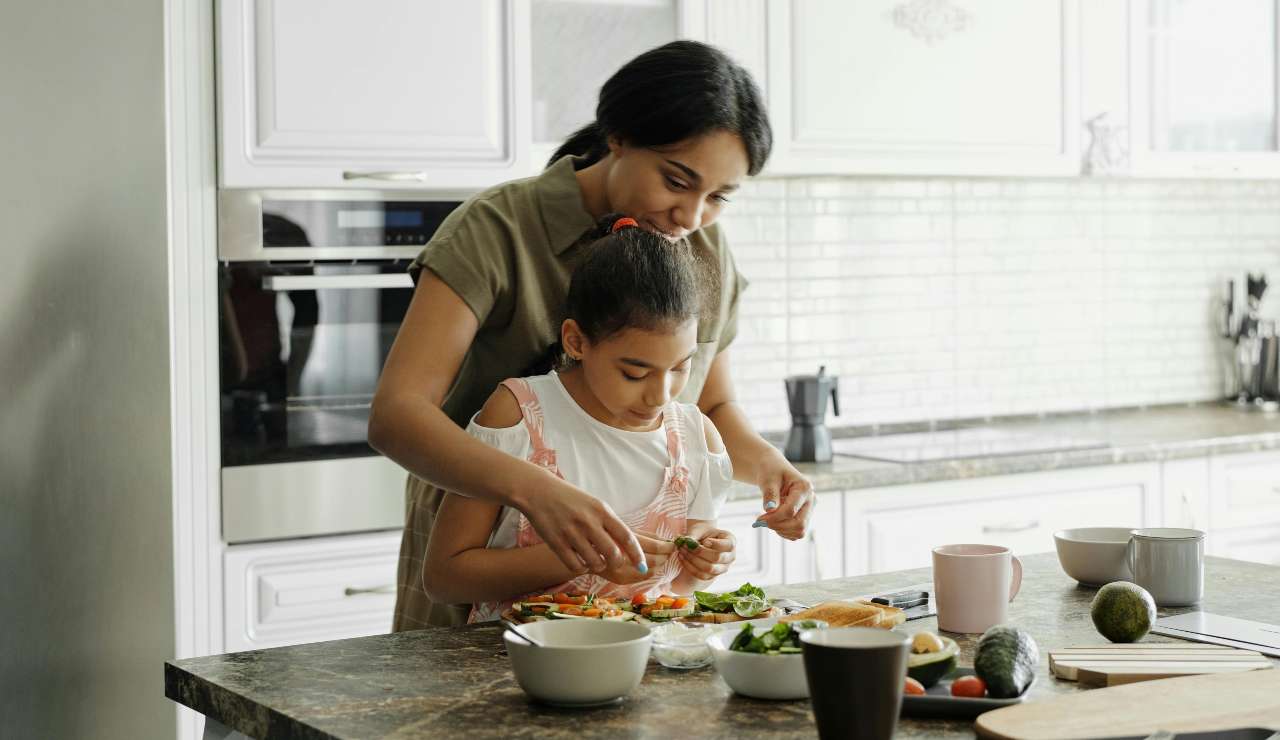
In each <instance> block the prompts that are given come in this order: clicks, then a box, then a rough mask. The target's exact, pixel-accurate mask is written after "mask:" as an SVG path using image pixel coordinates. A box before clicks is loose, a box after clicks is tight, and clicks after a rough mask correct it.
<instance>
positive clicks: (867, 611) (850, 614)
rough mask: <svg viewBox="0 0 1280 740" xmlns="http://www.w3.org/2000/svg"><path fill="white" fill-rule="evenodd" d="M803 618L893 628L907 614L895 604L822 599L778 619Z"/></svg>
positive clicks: (793, 619)
mask: <svg viewBox="0 0 1280 740" xmlns="http://www.w3.org/2000/svg"><path fill="white" fill-rule="evenodd" d="M804 619H820V620H822V621H824V622H826V623H827V624H828V625H830V626H832V627H880V628H881V629H893V628H894V627H895V626H897V625H899V624H902V623H904V622H906V621H907V614H906V612H904V611H902V610H901V609H899V608H897V607H896V606H886V605H884V604H873V603H871V602H869V601H824V602H822V603H821V604H818V605H817V606H812V607H809V608H808V609H805V610H804V611H799V612H796V613H795V614H791V615H788V616H785V617H783V618H782V619H781V620H780V621H783V622H797V621H800V620H804Z"/></svg>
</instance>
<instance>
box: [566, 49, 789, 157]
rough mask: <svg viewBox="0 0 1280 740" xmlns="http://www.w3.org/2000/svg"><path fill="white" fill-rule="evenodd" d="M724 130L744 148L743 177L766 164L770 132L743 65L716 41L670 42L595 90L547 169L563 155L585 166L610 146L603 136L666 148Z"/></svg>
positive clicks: (759, 98)
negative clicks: (589, 109)
mask: <svg viewBox="0 0 1280 740" xmlns="http://www.w3.org/2000/svg"><path fill="white" fill-rule="evenodd" d="M717 130H725V131H729V132H731V133H734V134H737V135H738V136H739V137H741V138H742V141H743V143H744V144H746V147H747V174H749V175H755V174H757V173H759V172H760V170H761V169H763V168H764V163H765V161H766V160H768V159H769V150H770V149H772V148H773V130H772V129H770V128H769V116H768V114H767V113H766V112H765V107H764V102H763V100H762V99H761V95H760V89H759V88H758V87H756V83H755V81H754V80H752V79H751V75H750V74H749V73H748V72H747V70H745V69H743V68H742V67H740V66H739V65H738V64H737V63H735V62H734V61H733V60H732V59H730V58H729V56H728V55H727V54H725V53H724V52H723V51H720V50H719V49H717V48H715V47H714V46H708V45H707V44H703V43H699V42H697V41H672V42H671V43H669V44H663V45H662V46H659V47H658V48H656V49H650V50H649V51H646V52H645V53H643V54H641V55H640V56H638V57H636V58H635V59H632V60H631V61H629V62H627V63H626V64H625V65H623V66H622V69H619V70H618V71H617V72H615V73H614V74H613V76H612V77H610V78H609V79H608V81H606V82H605V83H604V86H603V87H601V88H600V102H599V103H598V104H597V105H596V120H595V121H594V122H592V123H590V124H588V125H586V126H584V127H583V128H581V129H579V130H578V131H576V132H574V134H573V135H572V136H570V137H569V138H568V139H567V140H566V141H565V142H564V144H561V145H560V148H559V149H557V150H556V153H555V154H553V155H552V156H551V160H550V161H549V162H547V166H548V167H549V166H551V164H552V163H553V162H555V161H556V160H557V159H560V158H561V157H565V156H569V155H572V156H579V157H585V158H586V160H587V163H588V164H593V163H595V162H597V161H599V160H600V159H601V158H602V157H604V155H605V154H607V153H608V151H609V145H608V141H609V137H610V136H616V137H618V138H619V139H621V140H622V141H624V142H626V143H627V144H628V145H630V146H639V147H649V146H665V145H667V144H674V143H676V142H679V141H684V140H685V139H688V138H690V137H693V136H699V135H701V134H706V133H710V132H712V131H717Z"/></svg>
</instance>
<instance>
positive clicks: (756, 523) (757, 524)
mask: <svg viewBox="0 0 1280 740" xmlns="http://www.w3.org/2000/svg"><path fill="white" fill-rule="evenodd" d="M767 526H769V525H768V524H767V523H765V522H763V521H761V520H759V519H757V520H755V521H754V522H752V523H751V528H752V529H759V528H761V527H767Z"/></svg>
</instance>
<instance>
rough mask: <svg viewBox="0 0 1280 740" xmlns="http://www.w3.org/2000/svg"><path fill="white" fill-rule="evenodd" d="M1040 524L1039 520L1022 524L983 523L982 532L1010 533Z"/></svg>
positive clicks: (1023, 530)
mask: <svg viewBox="0 0 1280 740" xmlns="http://www.w3.org/2000/svg"><path fill="white" fill-rule="evenodd" d="M1039 526H1040V520H1038V519H1037V520H1034V521H1030V522H1025V523H1023V524H984V525H982V533H983V534H1012V533H1014V532H1026V531H1027V530H1029V529H1035V528H1036V527H1039Z"/></svg>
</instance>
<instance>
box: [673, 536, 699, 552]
mask: <svg viewBox="0 0 1280 740" xmlns="http://www.w3.org/2000/svg"><path fill="white" fill-rule="evenodd" d="M671 543H672V544H674V545H675V546H676V547H683V548H685V549H686V550H697V549H698V548H699V547H702V545H700V544H698V541H697V540H695V539H694V538H692V537H686V536H684V535H681V536H679V537H677V538H675V539H674V540H672V541H671Z"/></svg>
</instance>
